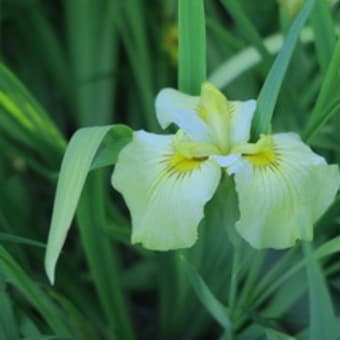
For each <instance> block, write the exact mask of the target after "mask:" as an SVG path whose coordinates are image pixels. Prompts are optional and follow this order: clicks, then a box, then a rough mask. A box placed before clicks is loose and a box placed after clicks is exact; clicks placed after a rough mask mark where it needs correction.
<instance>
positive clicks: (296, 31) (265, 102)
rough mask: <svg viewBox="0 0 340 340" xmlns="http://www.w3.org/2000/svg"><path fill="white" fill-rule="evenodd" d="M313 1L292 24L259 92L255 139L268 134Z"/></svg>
mask: <svg viewBox="0 0 340 340" xmlns="http://www.w3.org/2000/svg"><path fill="white" fill-rule="evenodd" d="M314 2H315V0H307V1H306V4H305V5H304V7H303V9H302V10H301V12H300V14H299V15H298V16H297V18H296V19H295V21H294V23H293V24H292V26H291V28H290V30H289V32H288V35H287V38H286V41H285V42H284V44H283V46H282V49H281V51H280V53H279V55H278V57H277V58H276V60H275V62H274V64H273V66H272V68H271V70H270V72H269V74H268V76H267V78H266V81H265V83H264V85H263V87H262V89H261V91H260V94H259V98H258V101H257V111H256V113H255V117H254V123H253V127H252V136H253V138H256V137H257V136H258V135H259V134H260V133H263V132H264V133H266V132H269V129H270V121H271V118H272V116H273V112H274V108H275V104H276V101H277V98H278V95H279V91H280V88H281V86H282V82H283V79H284V76H285V74H286V71H287V68H288V65H289V62H290V60H291V58H292V55H293V52H294V48H295V45H296V43H297V41H298V38H299V35H300V32H301V30H302V28H303V26H304V24H305V22H306V20H307V18H308V16H309V14H310V12H311V10H312V9H313V6H314Z"/></svg>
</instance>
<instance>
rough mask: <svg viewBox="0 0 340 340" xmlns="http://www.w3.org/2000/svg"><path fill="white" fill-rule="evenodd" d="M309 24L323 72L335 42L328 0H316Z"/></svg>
mask: <svg viewBox="0 0 340 340" xmlns="http://www.w3.org/2000/svg"><path fill="white" fill-rule="evenodd" d="M311 24H312V27H313V31H314V36H315V46H316V52H317V56H318V59H319V63H320V66H321V70H322V73H323V74H324V73H325V72H326V70H327V68H328V64H329V61H330V60H331V57H332V54H333V50H334V47H335V43H336V35H335V29H334V23H333V20H332V16H331V11H330V5H329V3H328V1H325V0H316V1H315V6H314V9H313V11H312V13H311Z"/></svg>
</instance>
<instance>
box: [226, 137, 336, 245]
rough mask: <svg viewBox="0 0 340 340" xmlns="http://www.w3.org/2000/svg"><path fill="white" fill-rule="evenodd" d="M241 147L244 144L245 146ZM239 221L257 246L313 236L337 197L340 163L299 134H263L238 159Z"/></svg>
mask: <svg viewBox="0 0 340 340" xmlns="http://www.w3.org/2000/svg"><path fill="white" fill-rule="evenodd" d="M240 150H241V149H239V151H240ZM228 172H229V173H235V182H236V190H237V193H238V199H239V210H240V220H239V221H238V223H237V225H236V229H237V230H238V232H239V233H240V234H241V236H242V237H243V238H244V239H245V240H247V241H248V242H249V243H250V244H251V245H252V246H253V247H255V248H267V247H269V248H276V249H283V248H287V247H290V246H293V245H294V244H295V242H296V240H297V239H302V240H306V241H310V240H312V238H313V224H314V223H315V222H316V221H317V220H318V218H319V217H320V216H321V215H322V214H323V213H324V212H325V210H326V209H327V207H328V206H329V205H330V203H331V202H332V201H333V200H334V197H335V195H336V192H337V191H338V188H339V185H340V175H339V168H338V166H336V165H327V163H326V161H325V160H324V159H323V158H322V157H320V156H318V155H317V154H315V153H314V152H313V151H312V150H311V149H310V148H309V147H308V146H307V145H305V144H304V143H303V142H302V141H301V140H300V138H299V137H298V136H297V135H296V134H292V133H282V134H277V135H274V136H261V139H260V141H259V142H258V143H257V144H255V145H250V144H249V145H246V146H245V148H244V152H243V157H242V158H241V159H240V161H239V162H238V164H237V165H235V164H233V166H232V169H228Z"/></svg>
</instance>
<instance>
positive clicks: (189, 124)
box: [156, 88, 211, 142]
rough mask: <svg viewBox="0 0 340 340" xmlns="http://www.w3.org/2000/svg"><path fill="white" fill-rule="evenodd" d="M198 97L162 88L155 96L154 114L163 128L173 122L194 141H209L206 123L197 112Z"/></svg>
mask: <svg viewBox="0 0 340 340" xmlns="http://www.w3.org/2000/svg"><path fill="white" fill-rule="evenodd" d="M199 101H200V99H199V97H194V96H189V95H187V94H184V93H181V92H179V91H177V90H174V89H170V88H167V89H163V90H162V91H160V93H159V94H158V96H157V98H156V114H157V119H158V121H159V124H160V125H161V127H162V128H163V129H165V128H166V127H168V126H169V125H170V124H171V123H175V124H176V125H177V126H179V127H180V128H181V129H183V130H184V131H185V132H187V133H188V134H189V135H190V136H191V137H192V138H193V139H194V140H195V141H200V142H210V141H211V137H210V132H209V129H208V126H207V125H206V123H205V122H204V121H203V120H202V119H201V118H200V116H199V115H198V114H197V110H198V106H199Z"/></svg>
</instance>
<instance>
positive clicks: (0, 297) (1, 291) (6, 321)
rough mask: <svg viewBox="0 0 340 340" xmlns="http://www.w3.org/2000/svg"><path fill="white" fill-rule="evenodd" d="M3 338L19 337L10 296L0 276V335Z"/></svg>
mask: <svg viewBox="0 0 340 340" xmlns="http://www.w3.org/2000/svg"><path fill="white" fill-rule="evenodd" d="M1 334H3V335H2V337H3V338H4V339H13V340H15V339H19V333H18V327H17V322H16V319H15V317H14V313H13V307H12V303H11V300H10V297H9V296H8V294H7V289H6V284H5V282H3V278H2V277H1V276H0V335H1Z"/></svg>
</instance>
